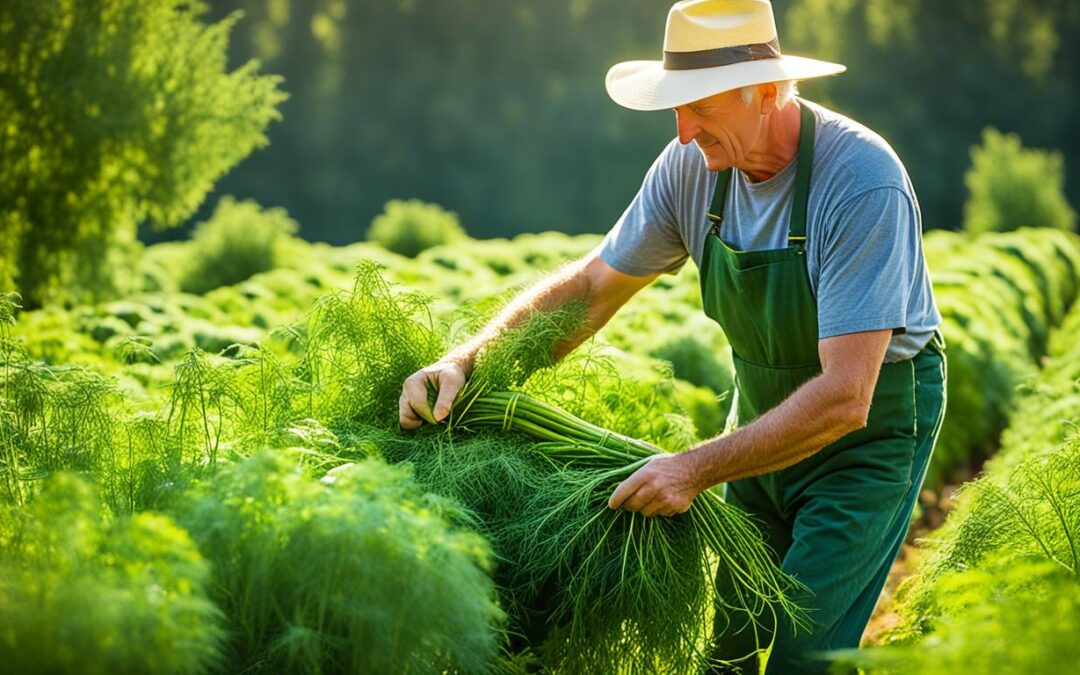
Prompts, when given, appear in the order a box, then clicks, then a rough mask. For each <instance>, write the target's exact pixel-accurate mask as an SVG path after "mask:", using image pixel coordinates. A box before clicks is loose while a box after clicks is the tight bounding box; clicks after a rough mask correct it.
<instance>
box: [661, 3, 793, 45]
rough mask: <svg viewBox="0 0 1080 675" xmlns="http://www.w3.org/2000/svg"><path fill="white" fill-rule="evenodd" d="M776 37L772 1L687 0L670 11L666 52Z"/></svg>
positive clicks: (763, 40) (743, 43) (761, 40)
mask: <svg viewBox="0 0 1080 675" xmlns="http://www.w3.org/2000/svg"><path fill="white" fill-rule="evenodd" d="M774 39H776V21H775V20H774V19H773V11H772V4H771V3H769V1H768V0H683V1H682V2H676V3H675V4H674V5H672V7H671V10H670V11H668V19H667V28H666V29H665V31H664V51H665V52H696V51H703V50H708V49H721V48H725V47H737V46H740V45H752V44H760V43H766V42H769V41H770V40H774Z"/></svg>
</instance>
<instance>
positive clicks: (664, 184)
mask: <svg viewBox="0 0 1080 675" xmlns="http://www.w3.org/2000/svg"><path fill="white" fill-rule="evenodd" d="M799 102H800V103H801V104H802V105H807V106H809V107H810V109H811V110H812V111H813V113H814V117H815V119H816V120H817V125H816V138H815V146H814V160H813V161H814V164H813V169H812V174H811V183H810V197H809V203H808V204H807V226H806V229H807V232H806V235H807V243H806V245H807V256H806V257H807V261H806V262H807V271H808V273H809V276H810V285H811V288H812V290H813V293H814V296H815V298H816V299H817V305H818V336H819V338H827V337H832V336H835V335H843V334H846V333H857V332H861V331H870V330H883V329H901V332H898V334H895V335H893V337H892V340H891V342H890V343H889V348H888V351H887V352H886V353H885V362H886V363H889V362H892V361H900V360H903V359H908V358H911V357H912V356H914V355H915V354H917V353H918V352H919V350H920V349H922V348H923V346H925V345H926V343H927V342H928V341H929V340H930V338H931V336H932V335H933V332H934V329H935V328H937V327H938V326H939V325H940V324H941V315H940V314H939V313H938V310H937V307H936V306H935V304H934V296H933V291H932V289H931V287H930V277H929V275H928V273H927V270H926V260H925V258H924V257H923V250H922V217H921V215H920V213H919V204H918V201H917V200H916V198H915V191H914V189H913V188H912V186H911V181H910V180H909V178H908V175H907V172H906V171H905V170H904V166H903V164H901V163H900V159H899V158H898V157H897V156H896V153H895V152H893V150H892V148H891V147H889V145H888V143H886V142H885V141H884V139H882V138H881V137H880V136H878V135H877V134H876V133H874V132H873V131H871V130H869V129H867V128H866V127H864V126H862V125H861V124H859V123H857V122H855V121H853V120H851V119H848V118H847V117H844V116H843V115H840V114H839V113H836V112H833V111H831V110H828V109H826V108H823V107H821V106H819V105H817V104H814V103H810V102H807V101H805V100H804V99H799ZM795 168H796V162H795V161H792V162H789V163H788V165H787V166H785V167H784V168H783V169H781V170H780V172H779V173H777V174H776V175H774V176H772V177H771V178H769V179H767V180H764V181H761V182H759V183H751V182H750V181H749V180H747V178H746V176H745V175H744V174H743V172H742V171H733V172H732V180H731V182H730V185H729V190H730V192H729V193H728V196H727V203H726V206H725V214H724V224H723V225H722V227H721V236H722V237H723V238H724V240H725V241H727V242H728V243H729V244H732V245H733V246H734V247H736V248H738V249H742V250H758V249H773V248H783V247H785V246H787V234H788V219H789V216H790V213H791V202H792V195H793V193H794V190H795ZM716 176H717V174H716V173H714V172H711V171H709V170H708V169H707V168H706V166H705V162H704V159H703V158H702V156H701V152H700V151H699V150H698V148H697V145H696V144H695V143H688V144H687V145H682V144H680V143H679V140H678V138H676V139H674V140H672V141H671V142H670V143H669V144H668V145H667V147H666V148H664V150H663V152H661V153H660V156H659V157H657V159H656V161H655V162H654V163H653V165H652V167H651V168H650V169H649V172H648V173H647V174H646V175H645V181H644V183H643V184H642V186H641V190H640V191H639V192H638V194H637V196H636V197H634V200H633V201H632V202H631V203H630V206H629V207H627V209H626V212H625V213H623V215H622V217H621V218H619V221H618V222H617V223H616V224H615V226H614V227H613V228H612V229H611V231H610V232H608V234H607V236H606V237H605V238H604V241H603V243H602V244H601V248H600V257H601V258H602V259H603V260H604V261H605V262H606V263H608V264H609V265H611V266H612V267H614V268H615V269H616V270H618V271H620V272H623V273H624V274H630V275H635V276H644V275H648V274H653V273H655V272H675V271H677V270H679V269H680V268H681V267H682V265H683V264H684V263H685V262H686V260H687V259H688V258H690V257H692V258H693V259H694V262H695V263H697V264H698V266H699V267H700V265H701V256H702V252H703V250H704V245H705V238H706V235H707V234H708V230H709V227H710V226H711V223H709V221H708V220H707V219H706V217H705V214H706V212H707V211H708V209H709V206H710V203H711V202H712V195H713V189H714V187H715V186H716Z"/></svg>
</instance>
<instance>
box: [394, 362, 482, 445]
mask: <svg viewBox="0 0 1080 675" xmlns="http://www.w3.org/2000/svg"><path fill="white" fill-rule="evenodd" d="M467 377H468V376H467V375H466V374H465V369H464V368H463V367H462V365H461V364H460V363H459V362H457V361H455V360H452V359H443V360H440V361H438V362H436V363H433V364H432V365H430V366H428V367H427V368H424V369H423V370H418V371H417V372H415V373H413V374H412V375H410V376H409V379H407V380H405V384H404V386H402V388H401V399H400V400H399V401H398V413H399V417H398V422H399V423H400V424H401V428H402V429H416V428H417V427H419V426H420V425H421V424H423V423H424V422H428V423H429V424H436V423H437V422H440V421H442V420H443V419H446V416H447V415H449V414H450V406H452V405H453V404H454V398H455V397H456V396H457V395H458V392H459V391H461V388H462V387H464V386H465V380H466V379H467ZM429 382H430V383H431V384H432V385H433V386H434V387H435V389H437V390H438V392H439V396H438V398H437V399H436V401H435V411H434V414H433V413H432V410H431V406H430V405H429V404H428V387H427V385H428V383H429Z"/></svg>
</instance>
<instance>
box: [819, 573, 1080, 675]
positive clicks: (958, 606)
mask: <svg viewBox="0 0 1080 675" xmlns="http://www.w3.org/2000/svg"><path fill="white" fill-rule="evenodd" d="M937 602H938V605H937V606H936V608H935V610H936V612H938V613H939V615H940V617H941V620H940V622H939V624H938V628H937V630H936V631H935V632H934V634H933V638H932V639H928V640H924V641H923V642H920V643H918V644H914V645H900V646H891V647H886V648H883V649H872V650H864V651H862V652H858V653H848V654H846V655H844V656H843V657H842V660H843V661H845V662H847V663H853V664H857V665H859V666H861V667H862V668H863V671H862V672H865V673H867V675H909V674H910V675H923V674H925V675H932V674H934V673H995V675H997V674H1000V675H1026V674H1028V673H1067V672H1070V671H1071V670H1072V669H1073V668H1075V666H1076V663H1077V662H1078V660H1080V642H1078V641H1077V640H1076V636H1077V634H1078V632H1080V583H1077V578H1076V576H1075V575H1073V574H1070V573H1069V572H1068V571H1066V570H1063V569H1062V568H1061V567H1059V566H1058V565H1057V564H1055V563H1053V562H1050V561H1048V560H1046V559H1045V558H1040V557H1038V556H1026V557H1019V558H1013V559H1009V560H1007V561H990V562H988V563H987V564H985V565H982V566H980V567H978V568H975V569H969V570H965V571H960V572H955V573H952V574H950V575H949V576H947V577H945V578H943V579H942V580H941V592H940V594H939V595H938V596H937ZM839 672H849V671H848V670H840V671H839Z"/></svg>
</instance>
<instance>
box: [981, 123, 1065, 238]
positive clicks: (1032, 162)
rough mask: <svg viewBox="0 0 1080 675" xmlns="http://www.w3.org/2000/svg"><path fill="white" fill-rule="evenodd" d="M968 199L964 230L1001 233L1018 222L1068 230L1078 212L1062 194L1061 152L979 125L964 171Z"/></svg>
mask: <svg viewBox="0 0 1080 675" xmlns="http://www.w3.org/2000/svg"><path fill="white" fill-rule="evenodd" d="M964 183H965V184H966V185H967V189H968V198H967V202H965V203H964V229H965V230H967V231H968V232H987V231H996V232H1001V231H1005V230H1015V229H1016V228H1018V227H1025V226H1028V227H1056V228H1059V229H1062V230H1071V229H1073V227H1074V226H1075V225H1076V211H1074V210H1073V209H1072V207H1071V206H1069V202H1068V200H1067V199H1066V198H1065V190H1064V187H1065V161H1064V159H1063V158H1062V156H1061V153H1060V152H1052V151H1047V150H1031V149H1026V148H1023V147H1022V146H1021V145H1020V137H1019V136H1017V135H1016V134H1002V133H1001V132H1000V131H998V130H997V129H994V128H992V127H987V128H986V129H984V130H983V143H982V145H977V146H975V147H973V148H971V168H970V169H968V172H967V173H966V174H964Z"/></svg>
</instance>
